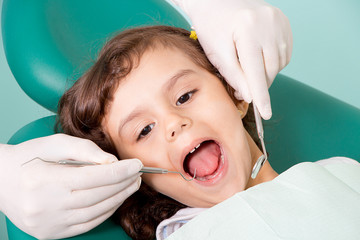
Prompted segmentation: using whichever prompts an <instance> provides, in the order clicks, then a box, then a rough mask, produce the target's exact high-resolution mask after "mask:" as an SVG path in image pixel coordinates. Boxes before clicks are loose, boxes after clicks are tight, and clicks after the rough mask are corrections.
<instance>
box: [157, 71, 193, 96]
mask: <svg viewBox="0 0 360 240" xmlns="http://www.w3.org/2000/svg"><path fill="white" fill-rule="evenodd" d="M193 73H195V71H194V70H191V69H184V70H180V71H179V72H177V73H176V74H175V75H174V76H172V77H171V78H170V79H169V80H168V81H167V82H166V83H165V85H164V87H165V90H166V92H169V91H171V89H172V88H173V87H174V86H175V84H176V82H177V81H178V80H179V79H180V78H182V77H184V76H186V75H190V74H193Z"/></svg>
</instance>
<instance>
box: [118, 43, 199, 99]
mask: <svg viewBox="0 0 360 240" xmlns="http://www.w3.org/2000/svg"><path fill="white" fill-rule="evenodd" d="M184 69H187V70H192V71H193V72H195V73H196V72H201V71H204V69H202V68H201V67H200V66H198V65H196V64H195V63H194V61H192V59H190V57H189V56H187V55H186V54H184V53H183V52H182V51H181V50H179V49H176V48H162V49H158V48H157V49H149V50H147V51H146V52H145V53H144V54H143V55H142V57H141V58H140V61H139V64H138V66H137V67H136V68H134V69H133V70H131V72H130V73H129V74H128V75H127V76H126V77H125V78H124V79H123V80H121V81H120V83H119V86H118V89H117V90H116V92H115V94H114V99H127V100H129V99H134V101H135V102H136V100H137V99H138V100H140V99H141V95H142V94H144V93H146V94H157V93H158V91H156V90H159V89H161V88H162V87H163V86H164V84H165V83H166V82H167V81H168V80H169V79H170V78H171V77H173V75H174V74H176V73H177V72H179V71H181V70H184ZM121 102H123V101H121Z"/></svg>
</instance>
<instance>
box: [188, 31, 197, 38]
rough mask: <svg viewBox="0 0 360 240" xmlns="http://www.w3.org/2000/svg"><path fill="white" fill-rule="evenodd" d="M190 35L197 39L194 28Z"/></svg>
mask: <svg viewBox="0 0 360 240" xmlns="http://www.w3.org/2000/svg"><path fill="white" fill-rule="evenodd" d="M189 37H190V38H192V39H194V40H197V35H196V32H195V31H194V30H192V31H191V32H190V36H189Z"/></svg>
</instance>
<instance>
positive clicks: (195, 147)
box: [190, 143, 201, 153]
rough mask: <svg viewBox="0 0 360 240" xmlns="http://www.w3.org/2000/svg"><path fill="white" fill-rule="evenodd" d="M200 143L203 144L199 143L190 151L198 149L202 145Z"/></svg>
mask: <svg viewBox="0 0 360 240" xmlns="http://www.w3.org/2000/svg"><path fill="white" fill-rule="evenodd" d="M200 145H201V143H199V145H197V146H196V147H194V148H193V149H192V150H191V151H190V153H193V152H195V150H196V149H197V148H199V147H200Z"/></svg>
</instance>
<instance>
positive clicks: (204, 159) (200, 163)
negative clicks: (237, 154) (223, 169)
mask: <svg viewBox="0 0 360 240" xmlns="http://www.w3.org/2000/svg"><path fill="white" fill-rule="evenodd" d="M220 154H221V152H220V147H219V145H217V144H216V143H215V142H214V141H207V142H203V143H202V144H201V145H200V147H199V148H198V149H196V151H195V152H194V153H191V154H190V155H189V156H188V157H187V161H186V164H187V169H188V170H189V172H190V173H191V175H194V172H195V169H196V176H197V177H205V176H207V175H211V174H212V173H214V172H215V170H216V169H217V168H218V165H219V158H220Z"/></svg>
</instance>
